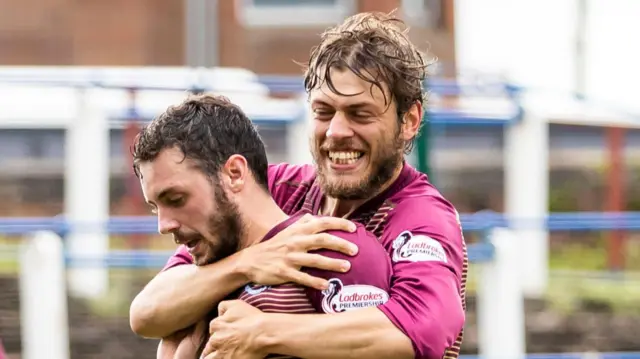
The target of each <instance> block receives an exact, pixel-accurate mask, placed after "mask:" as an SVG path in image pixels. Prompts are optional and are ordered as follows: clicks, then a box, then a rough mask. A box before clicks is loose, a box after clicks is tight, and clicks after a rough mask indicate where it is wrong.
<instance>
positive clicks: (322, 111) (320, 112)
mask: <svg viewBox="0 0 640 359" xmlns="http://www.w3.org/2000/svg"><path fill="white" fill-rule="evenodd" d="M313 114H314V115H316V116H321V117H324V116H331V115H332V114H333V112H331V111H329V110H325V109H321V108H317V109H315V110H313Z"/></svg>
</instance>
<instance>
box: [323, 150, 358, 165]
mask: <svg viewBox="0 0 640 359" xmlns="http://www.w3.org/2000/svg"><path fill="white" fill-rule="evenodd" d="M362 156H364V152H360V151H329V159H330V160H331V162H333V163H335V164H338V165H351V164H354V163H356V162H357V161H358V160H359V159H360V158H361V157H362Z"/></svg>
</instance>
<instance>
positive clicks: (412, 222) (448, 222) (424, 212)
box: [387, 176, 460, 232]
mask: <svg viewBox="0 0 640 359" xmlns="http://www.w3.org/2000/svg"><path fill="white" fill-rule="evenodd" d="M387 204H388V205H389V206H391V207H392V208H393V209H392V210H391V211H390V213H389V218H388V224H387V229H391V230H392V232H393V231H394V230H395V231H396V232H397V231H398V230H400V231H402V229H403V228H402V227H405V228H404V229H405V230H406V229H411V228H414V227H415V228H421V227H428V228H433V227H436V228H437V227H440V226H444V227H453V228H455V229H456V230H458V229H459V227H460V217H459V215H458V211H457V210H456V208H455V207H454V205H453V204H452V203H451V202H449V201H448V200H447V199H446V198H445V197H444V196H443V195H442V194H441V193H440V191H438V189H437V188H435V186H433V185H432V184H431V183H430V182H429V181H428V180H427V179H426V176H419V177H417V178H415V180H414V181H412V182H411V183H409V184H408V185H407V186H406V187H405V188H403V189H402V190H401V191H399V192H397V193H396V194H394V195H393V196H391V197H390V198H388V199H387Z"/></svg>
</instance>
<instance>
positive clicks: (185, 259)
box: [162, 245, 193, 272]
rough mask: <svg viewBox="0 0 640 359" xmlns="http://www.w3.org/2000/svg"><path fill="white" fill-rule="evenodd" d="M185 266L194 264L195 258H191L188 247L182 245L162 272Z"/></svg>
mask: <svg viewBox="0 0 640 359" xmlns="http://www.w3.org/2000/svg"><path fill="white" fill-rule="evenodd" d="M184 264H193V258H192V257H191V254H189V251H188V250H187V247H186V246H185V245H180V246H179V247H178V249H177V250H176V251H175V252H174V253H173V255H172V256H171V257H170V258H169V260H168V261H167V264H165V265H164V268H162V272H164V271H166V270H168V269H171V268H173V267H177V266H180V265H184Z"/></svg>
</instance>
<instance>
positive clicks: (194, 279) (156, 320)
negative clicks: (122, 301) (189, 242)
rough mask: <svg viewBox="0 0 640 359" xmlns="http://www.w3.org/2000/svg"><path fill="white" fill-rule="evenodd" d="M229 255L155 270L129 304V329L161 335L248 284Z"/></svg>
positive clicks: (198, 316)
mask: <svg viewBox="0 0 640 359" xmlns="http://www.w3.org/2000/svg"><path fill="white" fill-rule="evenodd" d="M236 257H237V256H231V257H228V258H226V259H224V260H221V261H219V262H216V263H214V264H210V265H207V266H195V265H180V266H177V267H174V268H171V269H168V270H166V271H164V272H162V273H159V274H158V275H157V276H156V277H155V278H153V279H152V280H151V281H150V282H149V284H147V286H146V287H145V288H144V289H143V290H142V291H141V292H140V293H139V294H138V295H137V296H136V298H135V299H134V300H133V302H132V303H131V308H130V324H131V329H132V330H133V331H134V332H135V333H136V334H138V335H141V336H144V337H149V338H162V337H167V336H168V335H170V334H172V333H174V332H176V331H178V330H181V329H184V328H186V327H188V326H190V325H193V324H194V323H196V322H197V321H198V320H199V319H202V318H203V317H204V316H205V315H206V314H207V313H209V312H210V311H211V310H212V309H213V308H214V306H215V305H217V304H218V302H220V301H221V300H222V299H224V298H225V297H226V296H227V295H229V294H230V293H232V292H233V291H234V290H236V289H238V288H240V287H242V286H243V285H244V284H246V283H248V280H247V279H246V277H245V276H244V275H242V274H241V273H240V272H239V271H238V270H237V266H236Z"/></svg>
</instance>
